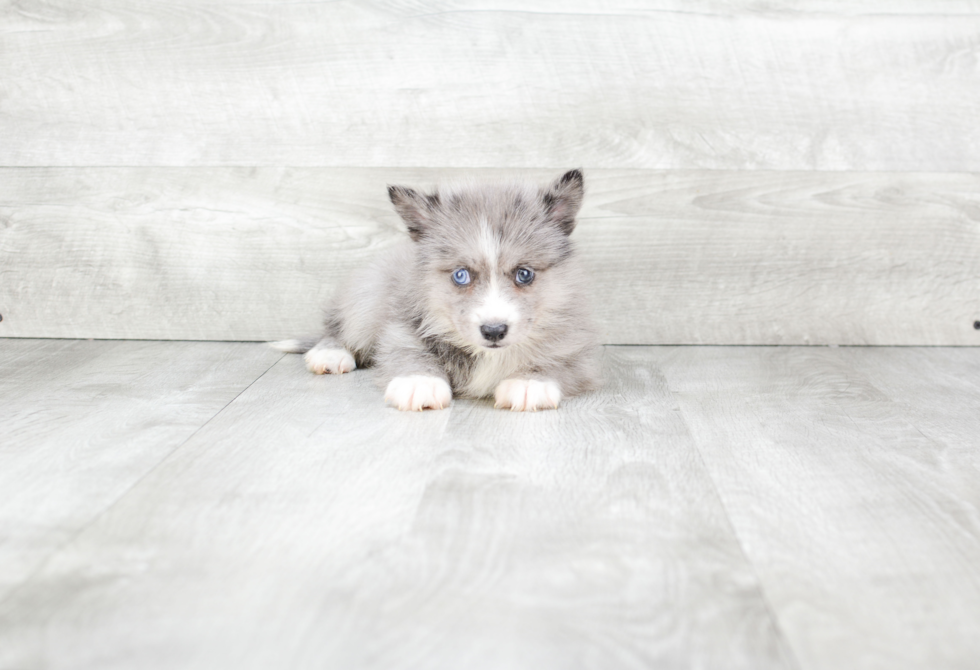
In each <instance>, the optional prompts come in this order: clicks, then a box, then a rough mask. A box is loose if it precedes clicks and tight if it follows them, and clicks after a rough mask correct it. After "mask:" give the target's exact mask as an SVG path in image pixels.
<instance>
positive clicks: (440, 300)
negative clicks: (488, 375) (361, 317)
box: [389, 170, 583, 351]
mask: <svg viewBox="0 0 980 670" xmlns="http://www.w3.org/2000/svg"><path fill="white" fill-rule="evenodd" d="M582 193H583V180H582V174H581V172H579V171H578V170H573V171H571V172H568V173H566V174H565V175H563V176H562V177H561V178H559V179H558V180H557V181H555V182H554V183H553V184H551V185H550V186H549V187H547V188H544V189H540V188H538V187H536V186H531V185H528V184H524V183H513V184H496V185H483V186H470V187H465V186H462V187H457V188H450V189H447V190H444V191H443V192H440V193H435V194H431V195H423V194H419V193H417V192H415V191H413V190H411V189H406V188H402V187H391V188H389V194H390V196H391V199H392V202H393V203H394V204H395V207H396V209H397V210H398V212H399V214H401V216H402V218H403V219H404V220H405V222H406V223H407V224H408V228H409V233H410V234H411V235H412V238H413V240H415V243H416V244H417V245H418V246H417V251H418V253H417V258H418V260H419V264H420V266H419V272H420V278H421V281H422V283H423V293H424V298H423V300H424V303H425V305H424V307H425V312H426V313H425V314H424V315H423V330H424V331H428V332H430V333H432V334H438V335H440V336H442V337H446V338H448V339H450V340H451V341H453V342H454V343H455V344H456V345H457V346H460V347H462V348H465V349H467V350H469V351H494V350H501V349H506V348H508V347H511V346H517V345H520V344H521V343H523V342H527V341H528V340H533V339H534V338H535V337H536V335H540V334H541V332H540V331H541V330H542V329H543V328H547V327H548V322H549V320H548V318H547V317H548V314H549V312H551V311H554V310H555V309H557V308H558V307H560V306H561V305H562V304H563V303H564V301H565V300H567V299H569V296H568V295H567V291H566V290H565V287H564V286H563V282H562V277H563V268H562V263H563V261H564V260H566V259H567V258H568V257H569V256H570V255H571V252H572V247H571V243H570V241H569V240H568V235H569V233H571V231H572V229H573V228H574V225H575V214H576V213H577V212H578V209H579V206H580V205H581V201H582Z"/></svg>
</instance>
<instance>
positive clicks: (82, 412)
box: [0, 339, 278, 667]
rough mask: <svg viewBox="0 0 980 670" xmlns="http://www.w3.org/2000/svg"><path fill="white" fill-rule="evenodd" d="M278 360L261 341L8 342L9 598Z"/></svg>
mask: <svg viewBox="0 0 980 670" xmlns="http://www.w3.org/2000/svg"><path fill="white" fill-rule="evenodd" d="M277 357H278V354H276V353H275V352H273V351H271V350H269V349H268V348H267V347H263V346H262V345H254V344H214V343H202V342H166V343H162V342H77V341H75V342H73V341H64V340H47V341H32V340H3V339H0V435H2V438H0V491H2V492H3V494H2V495H0V529H2V530H0V600H2V599H3V598H4V597H6V596H8V595H9V594H10V593H11V591H13V590H14V589H15V588H16V587H17V586H18V585H19V584H20V583H21V582H23V580H24V579H26V578H28V577H29V576H30V575H31V574H32V573H33V572H34V571H35V570H37V569H39V567H40V566H41V565H42V564H43V562H44V560H45V559H46V558H47V557H48V556H50V555H51V554H52V553H53V552H54V551H56V550H57V549H58V548H60V547H61V546H62V545H63V544H65V543H66V542H68V541H69V540H70V539H71V538H72V537H73V536H74V535H75V534H76V533H78V532H79V531H80V530H81V529H83V528H84V527H85V526H86V525H87V524H89V523H90V522H91V521H92V520H93V519H95V518H96V517H98V516H99V515H100V514H102V513H103V512H104V511H105V510H106V509H108V508H109V507H111V506H112V505H113V504H114V503H115V502H116V501H117V500H118V499H119V497H120V496H122V495H123V494H124V493H125V492H126V491H127V490H128V489H129V488H130V487H132V486H133V485H134V484H135V483H136V482H137V481H139V479H140V478H141V477H143V476H145V475H146V474H147V473H148V472H150V471H151V470H152V469H153V468H154V467H156V466H157V464H158V463H160V462H161V461H162V460H164V459H165V458H166V457H167V455H168V454H170V453H171V452H173V450H174V449H176V448H177V447H178V446H180V445H181V444H182V443H183V442H184V441H185V440H187V438H188V437H190V436H191V435H193V434H194V432H195V431H196V430H198V429H199V428H200V427H201V426H202V425H204V424H205V423H206V422H207V421H208V420H209V419H210V418H211V417H213V416H214V415H215V414H216V413H217V412H218V411H219V410H220V409H221V408H222V407H224V406H225V405H226V404H228V403H229V402H230V401H231V400H232V399H233V398H234V397H235V396H236V395H237V394H238V393H240V392H241V391H242V390H243V389H244V388H246V387H247V386H248V385H249V384H250V383H251V382H252V381H254V380H255V379H256V378H257V377H258V376H259V375H261V374H262V373H263V372H264V371H265V370H266V369H268V367H269V366H270V365H272V364H273V363H274V362H275V360H276V358H277ZM0 666H4V667H9V666H6V664H4V663H2V662H0Z"/></svg>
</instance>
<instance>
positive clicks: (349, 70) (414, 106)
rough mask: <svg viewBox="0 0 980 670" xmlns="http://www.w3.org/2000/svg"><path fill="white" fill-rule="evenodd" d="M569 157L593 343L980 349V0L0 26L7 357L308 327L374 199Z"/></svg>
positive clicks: (2, 327)
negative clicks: (17, 340)
mask: <svg viewBox="0 0 980 670" xmlns="http://www.w3.org/2000/svg"><path fill="white" fill-rule="evenodd" d="M570 167H584V168H585V171H586V177H587V185H588V188H589V195H588V200H587V202H586V206H585V209H584V211H583V219H582V223H581V228H580V230H579V231H578V232H577V233H576V237H577V239H578V242H579V245H580V248H581V249H582V252H583V254H584V255H585V257H586V258H587V260H588V264H589V267H590V270H591V271H592V273H593V276H594V278H595V286H596V294H597V297H598V300H597V303H598V312H599V316H600V318H601V320H602V322H603V325H604V328H605V332H606V338H605V339H606V341H607V342H611V343H718V344H784V343H785V344H788V343H814V344H816V343H843V344H980V331H978V330H975V329H974V328H973V323H974V322H975V321H977V320H978V319H980V176H978V173H980V2H974V1H969V0H899V1H896V2H886V1H884V0H869V1H867V2H862V3H853V2H847V1H845V0H802V1H800V2H789V1H783V2H780V1H773V2H765V3H763V2H756V1H750V0H691V1H686V2H682V1H681V0H650V1H648V2H637V1H635V0H634V1H632V2H625V1H622V0H613V1H609V0H538V1H536V2H529V1H528V0H524V1H522V2H517V1H516V0H484V1H482V2H475V1H474V2H464V1H462V0H436V1H432V2H422V1H421V0H387V1H385V0H378V1H374V2H365V1H357V2H354V1H351V2H303V3H282V2H271V1H269V2H244V1H238V2H230V1H229V2H226V1H219V0H214V1H211V2H207V3H204V2H196V1H191V0H184V1H182V2H181V1H178V2H166V3H163V2H141V1H137V0H116V1H111V0H94V1H86V2H81V1H76V2H68V1H64V0H62V1H53V2H41V1H38V0H23V1H21V2H17V3H7V4H4V5H2V6H0V315H2V316H3V320H2V321H0V337H2V336H17V337H30V336H33V337H109V338H115V337H136V338H188V339H229V340H239V339H242V340H251V339H267V338H275V337H283V336H290V335H296V334H303V333H308V332H312V331H314V330H316V328H317V325H318V320H319V313H320V310H319V308H320V305H321V304H322V303H323V302H324V301H325V300H326V299H327V298H328V297H329V295H330V293H331V292H332V290H333V289H334V287H335V286H336V284H337V282H338V280H339V279H341V278H342V277H343V276H345V275H346V273H347V272H348V271H349V269H350V268H351V267H353V266H355V265H357V264H358V263H361V262H363V260H364V259H365V258H367V257H368V256H369V255H370V254H372V253H373V252H375V251H376V250H377V249H379V248H381V247H383V246H386V245H388V244H391V243H392V242H394V241H395V239H397V237H398V235H399V234H400V232H399V228H398V222H397V220H396V218H395V217H394V215H393V214H392V212H391V209H390V206H389V205H388V203H387V200H386V195H385V190H384V185H385V184H386V183H388V182H394V181H402V182H408V183H413V184H420V185H425V184H431V183H434V182H436V181H438V180H439V179H440V178H441V177H446V176H453V175H456V174H458V173H459V172H461V171H462V172H475V173H478V174H484V173H486V174H494V175H496V174H500V173H506V174H514V173H520V174H528V175H530V176H533V177H536V178H541V179H547V178H550V177H552V176H554V175H555V174H557V173H558V172H559V171H560V170H562V169H565V168H570Z"/></svg>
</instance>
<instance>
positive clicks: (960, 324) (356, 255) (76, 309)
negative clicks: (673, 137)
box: [0, 168, 980, 345]
mask: <svg viewBox="0 0 980 670" xmlns="http://www.w3.org/2000/svg"><path fill="white" fill-rule="evenodd" d="M449 174H457V175H459V174H466V175H474V176H482V177H492V176H499V175H503V174H513V173H512V172H510V171H501V170H468V171H447V170H427V169H388V170H382V169H373V168H360V169H350V168H343V169H341V168H247V169H246V168H173V169H171V168H140V169H127V168H85V169H75V168H32V169H24V168H15V169H10V168H8V169H2V170H0V314H2V315H3V317H4V318H3V321H2V322H0V337H2V336H8V337H9V336H13V337H95V338H117V337H118V338H162V339H219V340H263V339H274V338H281V337H287V336H295V335H302V334H309V333H313V332H316V331H317V329H318V324H319V319H320V306H321V305H322V304H324V302H325V301H326V300H327V299H328V297H329V296H330V294H331V293H332V291H333V290H334V288H335V287H336V286H337V284H338V283H339V282H340V281H342V280H343V278H344V277H346V276H347V275H348V273H349V272H350V270H351V269H352V268H354V267H357V266H358V265H360V264H362V263H363V262H365V261H366V260H367V259H368V258H370V257H371V256H373V255H374V254H376V253H377V252H378V251H380V250H381V249H383V248H385V247H387V246H388V245H390V244H393V243H396V242H397V241H398V240H400V239H402V238H403V236H404V233H402V232H401V230H400V224H399V221H398V219H397V217H396V216H395V214H394V213H393V211H392V209H391V206H390V204H389V203H388V201H387V197H386V193H385V184H386V183H408V184H413V185H426V184H432V183H434V182H436V181H437V180H438V179H440V178H442V177H445V176H447V175H449ZM524 174H527V175H529V176H531V177H534V178H538V179H541V180H547V179H550V178H552V177H554V176H555V175H556V174H557V173H556V172H555V171H552V170H544V171H541V170H538V171H527V172H525V173H524ZM586 180H587V188H588V194H587V198H586V203H585V206H584V208H583V212H582V217H581V223H580V227H579V229H578V230H577V231H576V233H575V237H576V239H577V240H578V244H579V248H580V250H581V253H582V255H583V257H584V259H585V261H586V264H587V267H588V269H589V271H590V273H591V275H592V277H593V280H594V282H593V284H594V292H595V296H596V298H597V300H596V303H597V313H598V318H599V319H600V321H601V323H602V324H603V328H604V332H605V336H604V340H605V341H606V342H608V343H619V344H663V343H681V344H956V345H976V344H980V331H977V330H974V329H973V322H974V321H976V320H977V319H980V176H978V175H973V174H910V173H889V174H883V173H827V172H796V173H781V172H765V171H759V172H746V171H736V172H721V171H682V172H674V171H672V172H663V171H649V170H591V171H587V174H586Z"/></svg>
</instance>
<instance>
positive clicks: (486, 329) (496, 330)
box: [480, 323, 507, 342]
mask: <svg viewBox="0 0 980 670" xmlns="http://www.w3.org/2000/svg"><path fill="white" fill-rule="evenodd" d="M480 332H481V333H483V337H485V338H487V340H488V341H490V342H499V341H500V340H502V339H504V335H506V334H507V324H506V323H487V324H484V325H482V326H480Z"/></svg>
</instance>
